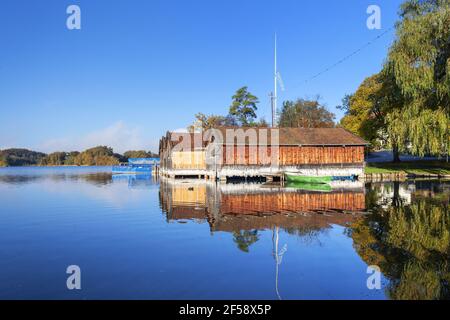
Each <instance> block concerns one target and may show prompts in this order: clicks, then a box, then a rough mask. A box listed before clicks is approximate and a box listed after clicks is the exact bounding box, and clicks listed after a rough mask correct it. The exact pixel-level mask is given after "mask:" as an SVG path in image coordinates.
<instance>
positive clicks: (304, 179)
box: [286, 173, 333, 184]
mask: <svg viewBox="0 0 450 320" xmlns="http://www.w3.org/2000/svg"><path fill="white" fill-rule="evenodd" d="M286 181H287V182H293V183H308V184H325V183H330V182H331V181H333V177H331V176H324V177H317V176H300V175H295V174H290V173H286Z"/></svg>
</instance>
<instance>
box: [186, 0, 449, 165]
mask: <svg viewBox="0 0 450 320" xmlns="http://www.w3.org/2000/svg"><path fill="white" fill-rule="evenodd" d="M399 16H400V19H399V21H398V22H397V23H396V25H395V30H396V37H395V40H394V42H393V44H392V45H391V47H390V48H389V52H388V54H387V57H386V59H385V63H384V65H383V66H382V70H381V71H380V72H379V73H377V74H375V75H372V76H370V77H368V78H367V79H365V80H364V81H363V82H362V83H361V85H360V86H359V88H358V89H357V90H356V92H355V93H353V94H348V95H346V96H345V97H344V98H343V101H342V105H340V106H337V108H338V109H341V110H343V111H344V113H345V115H344V117H343V118H342V119H341V121H340V122H339V123H338V124H335V122H334V120H335V115H334V114H333V113H331V112H329V111H328V110H327V109H326V107H325V106H324V105H322V104H321V103H320V102H319V99H318V98H317V99H312V100H308V99H298V100H296V101H285V102H283V105H282V108H281V112H280V114H279V115H278V117H277V118H278V122H277V123H276V126H278V127H301V128H322V127H334V126H340V127H344V128H345V129H347V130H349V131H351V132H353V133H355V134H357V135H359V136H360V137H362V138H363V139H365V140H367V141H368V142H370V144H371V149H372V150H377V149H381V148H383V149H385V148H390V149H392V150H393V152H394V159H393V160H394V162H398V161H400V157H399V156H400V153H409V154H413V155H417V156H425V155H432V156H438V157H446V158H447V161H448V156H449V152H450V49H449V48H450V0H420V1H419V0H405V1H404V2H403V3H402V5H401V7H400V11H399ZM258 103H259V100H258V98H257V97H256V96H254V95H253V94H251V93H250V92H249V91H248V89H247V87H242V88H240V89H239V90H237V91H236V93H235V95H234V96H233V97H232V103H231V106H230V107H229V113H228V115H226V116H221V115H214V114H212V115H205V114H203V113H198V114H197V115H196V116H195V117H196V121H195V122H194V123H193V124H192V125H191V126H190V127H189V130H191V131H194V130H197V129H209V128H212V127H219V126H237V127H252V126H259V127H267V126H268V124H267V122H266V121H265V120H264V119H260V120H259V121H258V120H257V114H256V111H257V104H258Z"/></svg>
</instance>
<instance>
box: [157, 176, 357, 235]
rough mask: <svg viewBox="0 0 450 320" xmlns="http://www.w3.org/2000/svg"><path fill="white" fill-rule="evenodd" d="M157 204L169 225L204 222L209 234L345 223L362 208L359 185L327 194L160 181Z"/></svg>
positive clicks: (268, 186)
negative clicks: (194, 220) (177, 221)
mask: <svg viewBox="0 0 450 320" xmlns="http://www.w3.org/2000/svg"><path fill="white" fill-rule="evenodd" d="M160 201H161V207H162V209H163V211H164V212H165V213H166V215H167V219H168V220H169V221H174V220H192V219H198V220H204V221H207V222H208V223H209V225H210V227H211V231H226V232H234V231H238V230H255V229H258V230H262V229H271V228H273V227H281V228H286V229H289V228H296V227H298V228H301V229H303V228H306V229H308V228H311V229H321V228H327V227H329V226H330V225H332V224H337V225H346V224H348V223H351V222H352V221H354V220H355V219H356V218H357V217H358V216H359V214H358V213H361V212H362V211H364V210H365V208H366V207H365V193H364V188H363V184H362V183H359V182H356V183H355V184H354V187H353V188H350V189H343V188H342V189H335V190H333V191H331V192H318V191H304V190H297V189H289V188H282V187H280V186H276V185H262V184H216V183H211V182H205V181H198V180H197V181H191V180H189V181H187V180H184V181H179V180H178V181H177V180H173V179H162V180H161V191H160Z"/></svg>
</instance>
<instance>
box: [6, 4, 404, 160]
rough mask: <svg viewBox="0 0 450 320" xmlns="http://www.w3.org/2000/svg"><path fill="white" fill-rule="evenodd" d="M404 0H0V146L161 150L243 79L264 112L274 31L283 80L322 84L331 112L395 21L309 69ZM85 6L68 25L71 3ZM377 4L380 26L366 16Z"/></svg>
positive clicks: (301, 91)
mask: <svg viewBox="0 0 450 320" xmlns="http://www.w3.org/2000/svg"><path fill="white" fill-rule="evenodd" d="M400 3H401V0H371V1H366V0H346V1H334V0H314V1H312V0H311V1H301V0H289V1H287V0H278V1H275V0H271V1H269V0H267V1H263V0H226V1H225V0H214V1H212V0H209V1H205V0H184V1H181V0H179V1H170V0H161V1H160V0H110V1H106V0H84V1H75V0H69V1H66V0H40V1H32V0H29V1H25V0H3V1H2V2H1V3H0V39H1V47H0V149H2V148H7V147H26V148H31V149H34V150H39V151H45V152H49V151H57V150H67V151H68V150H72V149H83V148H86V147H89V146H95V145H97V144H109V145H111V146H113V147H114V148H115V150H117V151H119V152H123V151H124V150H126V149H136V148H139V149H141V148H145V149H152V150H156V148H157V145H158V140H159V137H160V136H161V135H163V134H164V132H165V131H167V130H174V129H178V128H184V127H186V126H187V125H189V124H190V123H191V122H192V121H193V117H194V114H195V113H197V112H203V113H207V114H211V113H215V114H226V113H227V112H228V107H229V105H230V103H231V96H232V95H233V93H234V92H235V91H236V90H237V89H238V88H239V87H241V86H244V85H246V86H248V87H249V90H250V91H251V92H252V93H254V94H255V95H257V96H258V97H259V99H260V104H259V110H258V115H259V116H260V117H264V118H265V119H266V120H269V119H270V101H269V97H268V94H269V93H270V92H271V91H272V90H273V89H272V87H273V79H272V73H273V37H274V34H275V32H276V33H277V35H278V64H279V71H280V72H281V74H282V77H283V80H284V83H285V87H286V91H285V92H281V93H280V95H279V105H281V101H283V100H287V99H296V98H299V97H302V98H304V97H314V96H316V95H317V94H320V96H321V97H322V100H321V101H322V102H323V103H324V104H326V105H327V107H328V109H329V110H330V111H332V112H335V113H336V115H337V118H338V119H339V118H340V117H341V116H342V114H341V113H340V112H339V110H336V109H335V106H336V105H338V104H339V103H340V101H341V99H342V97H343V96H344V95H345V94H346V93H352V92H354V91H355V90H356V88H357V87H358V85H359V84H360V83H361V82H362V81H363V80H364V78H366V77H367V76H370V75H372V74H374V73H376V72H378V71H379V70H380V69H381V66H382V64H383V61H384V59H385V57H386V54H387V51H388V48H389V45H390V43H392V41H393V39H394V32H390V33H388V34H386V35H385V36H384V37H382V38H380V39H379V40H377V41H376V42H374V43H373V44H372V45H371V46H369V47H367V48H365V49H364V50H363V51H361V52H360V53H359V54H357V55H355V56H353V57H352V58H350V59H349V60H347V61H346V62H345V63H343V64H340V65H339V66H337V67H335V68H333V69H332V70H330V71H329V72H326V73H324V74H323V75H321V76H320V77H318V78H316V79H314V80H313V81H310V82H308V83H305V80H306V79H308V78H310V77H311V76H313V75H314V74H316V73H318V72H320V71H322V70H323V69H325V68H326V67H328V66H329V65H332V64H333V63H335V62H336V61H338V60H340V59H341V58H343V57H344V56H346V55H348V54H350V53H351V52H353V51H354V50H356V49H358V48H360V47H361V46H363V45H364V44H365V43H367V42H368V41H370V40H371V39H373V38H375V37H377V36H378V35H379V34H381V33H383V32H384V31H385V30H387V29H388V28H389V27H391V26H392V25H393V24H394V23H395V21H396V20H397V18H398V17H397V12H398V7H399V5H400ZM71 4H76V5H79V6H80V8H81V30H68V29H67V27H66V19H67V17H68V14H66V8H67V7H68V6H69V5H71ZM371 4H376V5H378V6H380V8H381V10H382V11H381V12H382V16H381V18H382V29H381V30H369V29H368V28H367V27H366V20H367V18H368V14H367V13H366V9H367V7H368V6H369V5H371Z"/></svg>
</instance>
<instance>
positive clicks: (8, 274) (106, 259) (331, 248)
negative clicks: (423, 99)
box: [0, 168, 448, 299]
mask: <svg viewBox="0 0 450 320" xmlns="http://www.w3.org/2000/svg"><path fill="white" fill-rule="evenodd" d="M413 186H414V187H412V186H411V185H410V184H402V185H401V190H402V192H401V194H402V195H404V194H405V193H407V192H409V198H408V197H407V198H408V199H406V200H405V201H408V202H414V201H416V199H417V198H418V197H419V196H427V192H430V190H432V192H433V194H434V195H442V194H445V192H448V184H428V185H426V184H417V183H416V184H413ZM232 187H233V186H231V187H230V188H232ZM171 188H172V187H171ZM219 188H220V187H219ZM233 188H234V189H233V190H231V191H230V190H226V187H224V190H225V191H223V190H219V191H217V190H216V189H212V193H211V190H210V191H209V193H207V194H205V195H203V196H202V195H201V194H199V195H196V197H197V201H199V199H200V200H201V203H194V204H192V203H190V202H189V201H190V200H192V196H191V195H190V192H193V190H192V189H191V190H189V188H188V189H187V191H185V192H184V193H183V192H182V193H173V192H172V193H170V196H171V198H170V201H169V200H166V198H167V196H168V195H169V193H167V192H166V191H165V189H164V188H161V189H160V185H159V183H158V182H156V181H154V180H153V178H152V177H133V176H112V175H111V174H110V173H109V168H63V169H59V168H58V169H56V168H55V169H53V168H52V169H43V168H42V169H41V168H32V169H24V168H19V169H17V168H13V169H11V168H7V169H1V170H0V199H1V203H2V210H1V211H0V243H2V245H1V246H0V286H1V290H0V297H1V298H67V299H71V298H88V299H89V298H149V299H151V298H199V299H207V298H231V299H232V298H236V299H239V298H252V299H276V298H277V294H276V285H275V281H276V255H275V254H274V250H275V251H278V252H279V253H280V252H281V251H283V252H284V253H283V254H282V259H281V263H280V264H279V266H278V269H279V270H278V290H279V294H280V296H281V298H284V299H307V298H324V299H346V298H350V299H352V298H355V299H359V298H363V299H365V298H385V294H386V292H385V291H384V290H378V291H369V290H368V289H367V287H366V279H367V276H368V275H367V274H366V268H367V265H368V261H365V260H363V259H362V258H361V255H360V254H359V253H358V250H357V247H355V246H358V245H359V244H358V243H355V241H354V239H353V238H352V236H353V237H354V235H352V232H351V228H349V225H348V223H345V221H347V220H346V219H341V218H340V217H342V216H340V215H343V214H344V213H340V212H339V213H333V212H326V211H324V210H322V212H321V213H320V217H316V216H315V213H313V212H309V213H307V214H306V215H305V217H304V218H300V217H298V216H295V215H294V213H293V212H282V213H278V214H277V215H276V216H275V217H273V216H270V213H269V212H266V214H269V215H266V217H265V218H264V217H261V216H259V215H258V216H257V217H256V216H255V217H251V216H245V215H242V214H240V215H237V216H236V215H235V216H232V215H231V214H228V215H227V216H224V215H223V214H221V212H216V211H217V210H218V209H219V210H220V209H224V207H223V206H222V207H220V206H218V203H220V199H222V201H225V200H223V199H224V195H226V194H227V192H228V193H229V194H231V195H233V196H236V195H237V198H232V197H228V198H227V199H239V197H241V196H242V197H245V194H250V193H251V191H249V190H246V191H245V193H243V194H241V195H240V194H239V191H236V187H233ZM374 190H375V191H374ZM399 190H400V188H397V187H396V186H394V185H391V186H389V185H387V184H384V185H382V186H381V185H376V184H373V185H370V186H367V187H366V190H362V192H363V194H364V195H365V197H366V199H367V200H366V201H365V202H366V205H367V208H366V209H367V210H365V211H375V210H378V209H377V208H379V207H380V206H381V207H383V206H386V205H388V203H389V201H388V200H386V199H389V198H392V196H394V195H396V194H398V191H399ZM194 191H195V190H194ZM254 192H255V193H256V194H257V195H258V194H260V193H261V192H262V191H254ZM265 192H268V191H267V190H266V191H265ZM273 192H274V191H269V193H270V194H273ZM352 192H353V193H354V192H359V191H352ZM374 192H375V193H376V194H377V197H376V199H375V200H373V201H372V199H371V197H372V196H373V193H374ZM282 195H284V196H286V194H285V193H281V194H280V197H281V196H282ZM428 195H429V194H428ZM184 196H187V197H188V198H186V199H184V200H183V197H184ZM306 196H309V194H308V193H307V192H306ZM383 197H384V198H383ZM313 198H314V197H313ZM313 198H311V199H313ZM322 198H323V199H325V196H323V197H322V196H318V197H316V198H315V199H322ZM402 198H404V197H403V196H402ZM298 199H303V196H301V197H300V198H298ZM345 199H346V200H348V199H351V198H350V197H347V198H345ZM380 199H381V200H380ZM167 201H168V202H169V203H165V202H167ZM183 201H185V202H183ZM218 201H219V202H218ZM233 201H235V200H233ZM298 201H300V200H298ZM447 203H448V199H447ZM168 205H170V206H169V207H168ZM222 205H223V203H222ZM161 207H162V208H163V209H161ZM177 208H181V209H180V210H181V211H180V212H176V210H177ZM227 208H228V209H229V210H231V211H233V210H239V208H238V209H234V207H232V206H231V205H228V207H227ZM230 208H231V209H230ZM191 209H192V210H191ZM202 210H203V211H202ZM215 210H216V211H215ZM169 212H171V213H170V214H169ZM174 214H175V215H174ZM176 214H180V217H181V218H180V219H177V216H176ZM336 215H337V216H336ZM263 216H264V215H263ZM366 216H367V215H366ZM366 216H365V215H363V214H362V213H358V215H355V217H356V218H357V219H362V218H364V217H366ZM369 216H370V215H369ZM190 217H191V218H190ZM358 217H359V218H358ZM366 219H367V218H366ZM305 221H309V222H308V223H306V222H305ZM349 221H350V220H349ZM351 221H353V220H351ZM358 221H359V220H358ZM351 223H354V222H351ZM275 225H278V226H279V228H278V232H277V231H276V230H277V229H276V228H273V227H272V226H275ZM252 226H253V228H252ZM240 228H243V229H240ZM256 229H258V230H256ZM275 236H278V237H277V239H278V244H277V249H274V247H275V245H274V237H275ZM355 239H356V238H355ZM70 264H77V265H79V266H80V267H81V270H82V288H83V289H82V290H81V291H79V292H74V291H68V290H67V289H66V287H65V281H66V274H65V268H66V267H67V266H68V265H70ZM388 284H389V281H388V279H386V278H383V286H386V285H388Z"/></svg>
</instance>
